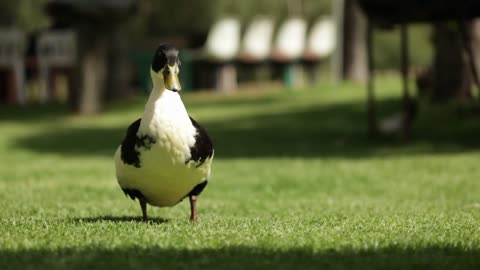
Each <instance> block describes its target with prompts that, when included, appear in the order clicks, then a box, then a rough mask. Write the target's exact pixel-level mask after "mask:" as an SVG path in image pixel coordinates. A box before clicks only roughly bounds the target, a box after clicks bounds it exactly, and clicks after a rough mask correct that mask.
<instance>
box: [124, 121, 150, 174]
mask: <svg viewBox="0 0 480 270" xmlns="http://www.w3.org/2000/svg"><path fill="white" fill-rule="evenodd" d="M141 120H142V118H139V119H137V121H135V122H133V123H132V124H131V125H130V126H129V127H128V129H127V134H126V135H125V138H124V139H123V141H122V145H121V155H120V157H121V159H122V161H123V163H125V164H128V165H132V166H134V167H136V168H140V167H141V164H140V152H139V151H138V150H137V149H138V148H140V147H143V148H146V149H150V147H151V145H152V144H154V143H155V140H154V139H153V138H152V137H150V136H148V135H143V136H141V137H139V136H138V135H137V133H138V128H139V127H140V121H141Z"/></svg>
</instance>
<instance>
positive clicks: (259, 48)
mask: <svg viewBox="0 0 480 270" xmlns="http://www.w3.org/2000/svg"><path fill="white" fill-rule="evenodd" d="M273 30H274V23H273V20H272V19H271V18H269V17H263V16H258V17H256V18H254V19H253V20H252V22H251V23H250V24H249V26H248V27H247V29H246V30H245V34H244V36H243V40H242V48H241V53H240V57H241V58H242V59H244V60H247V61H262V60H265V59H267V58H268V57H269V56H270V52H271V50H272V37H273Z"/></svg>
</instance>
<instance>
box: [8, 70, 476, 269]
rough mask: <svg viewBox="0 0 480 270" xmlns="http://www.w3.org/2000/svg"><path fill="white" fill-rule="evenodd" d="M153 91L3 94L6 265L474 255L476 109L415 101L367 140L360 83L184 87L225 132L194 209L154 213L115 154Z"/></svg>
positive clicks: (425, 259)
mask: <svg viewBox="0 0 480 270" xmlns="http://www.w3.org/2000/svg"><path fill="white" fill-rule="evenodd" d="M398 85H399V83H398V82H396V80H392V79H389V80H382V81H381V82H379V83H378V87H379V88H380V89H382V90H381V91H379V92H380V93H379V98H378V105H379V110H380V112H381V115H382V116H386V115H388V114H389V113H391V112H393V111H395V110H397V109H398V108H399V106H400V103H399V99H398V96H399V92H400V91H399V87H398ZM145 100H146V98H143V97H142V98H138V99H135V100H134V101H133V102H129V103H125V104H115V105H112V106H110V107H108V108H107V109H106V111H105V112H104V113H103V114H101V115H98V116H90V117H78V116H72V115H69V114H67V113H66V112H65V108H63V107H54V106H48V107H41V106H40V107H39V106H34V107H32V108H29V107H25V108H14V107H2V108H0V134H1V136H0V205H1V208H0V269H2V270H3V269H197V268H199V269H294V268H295V269H480V113H478V111H475V110H474V109H470V108H468V107H462V106H456V105H449V106H444V107H439V106H432V105H425V106H422V107H421V109H420V112H419V116H418V119H417V120H418V121H417V122H416V123H415V126H414V131H413V133H414V134H413V140H412V141H411V142H410V143H408V144H405V143H402V142H400V141H399V140H397V139H395V138H382V139H381V140H376V141H372V140H369V139H368V138H367V136H366V123H365V119H366V114H365V112H366V108H365V90H364V88H363V87H362V86H353V85H337V86H333V85H323V86H319V87H317V88H311V89H305V90H298V91H280V90H277V91H275V90H273V91H263V92H260V91H256V92H255V91H243V92H241V93H239V94H234V95H228V96H225V95H214V94H211V93H210V94H209V93H200V94H188V93H185V94H184V100H185V103H186V105H187V108H188V109H189V112H190V114H191V115H192V116H193V117H195V118H196V119H197V120H198V121H199V122H200V123H202V124H203V125H204V126H206V128H207V129H208V131H209V132H210V133H211V136H212V138H213V139H214V142H215V146H216V155H215V160H214V166H213V175H212V177H211V179H210V183H209V185H208V186H207V188H206V189H205V191H204V193H202V195H201V196H200V197H199V202H198V203H199V222H198V224H191V223H190V222H189V205H188V200H187V201H183V202H182V203H180V204H178V205H177V206H175V207H173V208H165V209H159V208H149V213H150V216H151V217H152V221H151V222H150V223H148V224H145V223H142V222H140V217H141V211H140V207H139V205H138V202H134V201H132V200H130V199H129V198H127V197H125V196H124V194H123V193H122V191H121V190H120V188H119V187H118V186H117V183H116V179H115V176H114V167H113V160H112V156H113V153H114V151H115V149H116V147H117V145H118V144H119V143H120V141H121V140H122V138H123V135H124V130H125V128H126V127H127V126H128V125H129V124H130V123H131V122H132V121H134V120H136V119H137V118H138V117H140V116H141V114H142V111H143V106H144V101H145Z"/></svg>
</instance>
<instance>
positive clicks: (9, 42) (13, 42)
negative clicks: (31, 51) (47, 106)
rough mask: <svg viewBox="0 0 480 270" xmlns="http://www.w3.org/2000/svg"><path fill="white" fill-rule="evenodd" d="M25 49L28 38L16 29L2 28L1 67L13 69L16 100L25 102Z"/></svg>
mask: <svg viewBox="0 0 480 270" xmlns="http://www.w3.org/2000/svg"><path fill="white" fill-rule="evenodd" d="M25 49H26V38H25V35H24V33H23V32H21V31H19V30H16V29H0V67H2V68H7V69H10V70H12V71H13V77H14V82H15V95H16V96H15V101H16V102H17V103H19V104H24V103H25V99H26V91H25V62H24V56H25Z"/></svg>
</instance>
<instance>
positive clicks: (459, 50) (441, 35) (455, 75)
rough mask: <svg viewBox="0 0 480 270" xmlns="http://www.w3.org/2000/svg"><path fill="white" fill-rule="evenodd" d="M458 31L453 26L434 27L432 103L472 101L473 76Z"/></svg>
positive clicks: (444, 24) (457, 27)
mask: <svg viewBox="0 0 480 270" xmlns="http://www.w3.org/2000/svg"><path fill="white" fill-rule="evenodd" d="M459 30H460V29H459V26H458V25H455V24H452V23H436V24H435V25H434V36H433V41H434V48H435V56H434V63H433V85H432V88H433V93H432V98H433V100H435V101H446V100H450V99H457V100H465V99H467V98H470V97H471V82H472V76H471V74H472V73H471V70H470V66H469V64H470V63H469V59H468V53H467V51H466V50H465V47H464V45H463V44H462V42H463V41H462V35H461V32H460V31H459Z"/></svg>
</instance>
